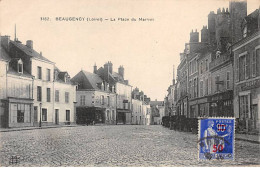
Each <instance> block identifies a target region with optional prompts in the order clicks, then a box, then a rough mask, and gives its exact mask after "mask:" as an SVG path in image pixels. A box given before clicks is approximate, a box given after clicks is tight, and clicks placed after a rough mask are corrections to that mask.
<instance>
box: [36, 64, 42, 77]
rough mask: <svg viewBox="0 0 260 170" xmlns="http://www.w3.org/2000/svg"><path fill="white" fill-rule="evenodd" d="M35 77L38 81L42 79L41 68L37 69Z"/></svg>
mask: <svg viewBox="0 0 260 170" xmlns="http://www.w3.org/2000/svg"><path fill="white" fill-rule="evenodd" d="M37 76H38V79H42V68H41V67H40V66H38V67H37Z"/></svg>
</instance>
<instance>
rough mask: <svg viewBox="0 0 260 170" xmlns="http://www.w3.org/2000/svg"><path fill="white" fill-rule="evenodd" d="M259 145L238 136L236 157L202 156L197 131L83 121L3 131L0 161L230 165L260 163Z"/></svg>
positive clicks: (158, 126) (60, 164)
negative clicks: (205, 158)
mask: <svg viewBox="0 0 260 170" xmlns="http://www.w3.org/2000/svg"><path fill="white" fill-rule="evenodd" d="M259 148H260V145H259V144H254V143H249V142H245V141H236V161H232V162H227V161H198V159H197V135H194V134H190V133H185V132H177V131H173V130H169V129H167V128H164V127H162V126H160V125H157V126H155V125H154V126H138V125H137V126H134V125H118V126H78V127H63V128H53V129H36V130H28V131H20V132H19V131H14V132H2V133H0V165H1V166H10V165H9V158H10V156H11V155H19V156H20V163H19V164H17V165H12V166H223V165H225V166H230V165H260V152H259V151H260V150H259Z"/></svg>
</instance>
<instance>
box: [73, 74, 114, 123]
mask: <svg viewBox="0 0 260 170" xmlns="http://www.w3.org/2000/svg"><path fill="white" fill-rule="evenodd" d="M72 81H73V82H75V84H78V87H77V95H76V100H77V104H76V110H77V115H76V117H77V123H78V124H90V123H105V124H116V94H115V91H114V87H113V88H111V91H110V88H109V85H108V83H106V82H105V81H103V80H102V79H101V78H100V77H99V76H98V75H97V74H94V73H90V72H87V71H84V70H81V71H80V72H79V73H78V74H76V75H75V76H74V77H73V78H72Z"/></svg>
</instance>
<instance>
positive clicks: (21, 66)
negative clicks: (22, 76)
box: [18, 60, 23, 73]
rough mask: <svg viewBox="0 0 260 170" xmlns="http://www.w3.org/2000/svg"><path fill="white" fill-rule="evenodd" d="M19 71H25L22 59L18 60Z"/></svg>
mask: <svg viewBox="0 0 260 170" xmlns="http://www.w3.org/2000/svg"><path fill="white" fill-rule="evenodd" d="M18 73H23V63H22V61H21V60H19V61H18Z"/></svg>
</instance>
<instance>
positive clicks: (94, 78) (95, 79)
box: [82, 70, 103, 90]
mask: <svg viewBox="0 0 260 170" xmlns="http://www.w3.org/2000/svg"><path fill="white" fill-rule="evenodd" d="M82 73H83V74H84V75H85V77H86V78H87V80H88V82H89V83H90V85H91V87H92V88H93V89H97V90H100V89H99V88H98V86H97V84H98V83H102V82H103V81H102V79H101V78H100V77H99V76H98V75H97V74H94V73H90V72H87V71H84V70H82Z"/></svg>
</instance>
